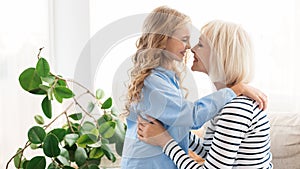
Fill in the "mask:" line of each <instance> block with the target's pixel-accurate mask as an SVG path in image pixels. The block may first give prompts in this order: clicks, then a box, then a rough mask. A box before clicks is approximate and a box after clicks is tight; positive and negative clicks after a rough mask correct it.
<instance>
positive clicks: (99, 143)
mask: <svg viewBox="0 0 300 169" xmlns="http://www.w3.org/2000/svg"><path fill="white" fill-rule="evenodd" d="M102 140H103V138H101V140H99V141H98V142H96V143H94V144H89V147H92V148H98V147H101V145H102Z"/></svg>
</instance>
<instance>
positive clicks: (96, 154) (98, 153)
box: [90, 148, 104, 158]
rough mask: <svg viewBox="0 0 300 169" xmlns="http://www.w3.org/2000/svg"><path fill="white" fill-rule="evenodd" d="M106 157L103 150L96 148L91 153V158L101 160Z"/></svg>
mask: <svg viewBox="0 0 300 169" xmlns="http://www.w3.org/2000/svg"><path fill="white" fill-rule="evenodd" d="M103 155H104V152H103V150H102V148H94V149H92V151H91V152H90V158H100V157H102V156H103Z"/></svg>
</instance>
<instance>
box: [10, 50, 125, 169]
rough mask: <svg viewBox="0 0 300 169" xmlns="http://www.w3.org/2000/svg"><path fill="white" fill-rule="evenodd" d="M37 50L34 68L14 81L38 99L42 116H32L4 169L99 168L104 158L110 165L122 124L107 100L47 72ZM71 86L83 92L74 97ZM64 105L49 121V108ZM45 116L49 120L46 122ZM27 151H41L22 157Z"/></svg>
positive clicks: (122, 132)
mask: <svg viewBox="0 0 300 169" xmlns="http://www.w3.org/2000/svg"><path fill="white" fill-rule="evenodd" d="M42 49H43V48H41V49H40V51H39V53H38V55H37V58H38V61H37V64H36V66H35V67H30V68H27V69H26V70H24V71H23V72H22V73H21V74H20V76H19V82H20V85H21V87H22V88H23V89H24V90H26V91H28V92H29V93H31V94H35V95H40V96H41V97H42V102H41V108H42V110H43V115H39V114H38V115H35V116H34V119H35V121H36V124H35V125H33V126H32V127H31V128H30V129H29V131H28V141H27V142H26V144H25V146H24V147H23V148H19V149H18V150H17V152H16V154H15V155H13V156H12V158H11V159H10V160H9V161H8V163H7V165H6V169H8V167H9V165H10V164H11V165H12V161H13V163H14V166H15V168H22V169H45V168H47V169H59V168H62V169H73V168H79V169H98V168H99V166H100V165H101V160H102V159H103V158H107V159H108V160H110V161H111V162H112V163H113V162H115V161H116V156H121V154H122V147H123V143H124V137H125V131H126V125H125V123H123V122H122V120H120V118H119V113H118V112H117V111H116V109H115V108H114V107H113V106H112V105H113V104H112V98H111V97H109V98H106V99H105V98H104V91H103V90H101V89H98V90H97V91H96V92H95V93H94V92H91V91H90V90H89V89H87V88H86V87H84V86H83V85H81V84H80V83H78V82H76V81H74V80H71V79H65V78H63V77H62V76H60V75H56V74H54V73H53V72H51V71H50V65H49V63H48V62H47V60H46V59H45V58H43V57H41V56H40V53H41V50H42ZM70 84H71V85H77V86H78V87H79V88H81V89H82V93H75V92H74V91H73V90H72V89H71V88H70V87H69V85H70ZM86 95H88V96H89V97H90V98H91V99H90V102H89V103H88V105H87V106H84V105H83V104H82V103H81V102H80V98H81V97H83V96H86ZM85 101H86V100H85ZM65 102H67V107H66V109H65V110H63V111H62V112H59V114H58V115H57V116H55V117H53V116H52V114H53V112H52V110H53V108H52V105H53V104H55V103H56V104H61V103H65ZM78 109H79V110H78ZM44 117H46V118H48V119H49V121H50V122H49V123H48V124H45V120H44ZM58 119H60V120H61V119H64V123H65V124H62V123H57V121H58ZM112 146H114V149H115V151H113V150H112ZM27 149H31V150H32V151H36V150H39V151H37V152H42V153H37V154H36V155H35V156H33V157H32V158H31V159H27V158H26V157H25V156H24V151H25V150H27ZM116 153H117V154H116Z"/></svg>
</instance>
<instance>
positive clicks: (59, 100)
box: [53, 90, 63, 103]
mask: <svg viewBox="0 0 300 169" xmlns="http://www.w3.org/2000/svg"><path fill="white" fill-rule="evenodd" d="M53 93H54V97H55V99H56V100H57V101H58V102H59V103H62V101H63V98H62V97H60V96H59V94H57V93H56V90H53Z"/></svg>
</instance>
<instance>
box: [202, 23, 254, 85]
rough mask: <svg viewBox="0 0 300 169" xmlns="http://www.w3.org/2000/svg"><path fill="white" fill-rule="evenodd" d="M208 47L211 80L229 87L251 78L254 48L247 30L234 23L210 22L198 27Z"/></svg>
mask: <svg viewBox="0 0 300 169" xmlns="http://www.w3.org/2000/svg"><path fill="white" fill-rule="evenodd" d="M201 35H202V37H203V38H204V39H205V40H206V41H207V42H208V44H209V45H210V48H211V55H210V61H209V70H208V74H209V76H210V78H211V80H212V81H213V82H222V83H224V84H225V85H226V86H232V85H235V84H237V83H240V82H244V83H249V82H250V81H251V79H252V78H253V57H254V56H253V48H252V42H251V39H250V37H249V35H248V34H247V32H246V31H245V30H244V29H243V28H242V27H241V26H240V25H237V24H234V23H229V22H224V21H219V20H215V21H211V22H209V23H207V24H206V25H205V26H203V27H202V29H201Z"/></svg>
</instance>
